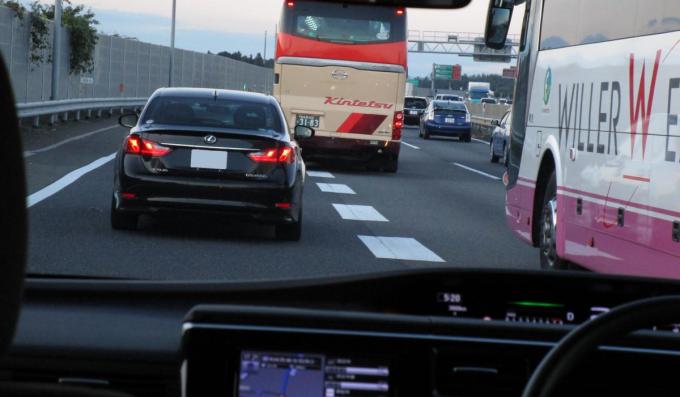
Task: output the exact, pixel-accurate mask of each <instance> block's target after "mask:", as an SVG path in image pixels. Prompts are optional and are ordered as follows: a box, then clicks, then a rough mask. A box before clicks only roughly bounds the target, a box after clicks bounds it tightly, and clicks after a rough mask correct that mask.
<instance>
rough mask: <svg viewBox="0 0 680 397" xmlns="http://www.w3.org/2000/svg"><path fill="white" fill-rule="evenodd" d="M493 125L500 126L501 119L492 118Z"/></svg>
mask: <svg viewBox="0 0 680 397" xmlns="http://www.w3.org/2000/svg"><path fill="white" fill-rule="evenodd" d="M491 125H492V126H494V127H500V126H501V121H500V120H491Z"/></svg>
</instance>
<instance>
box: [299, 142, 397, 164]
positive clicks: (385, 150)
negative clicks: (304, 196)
mask: <svg viewBox="0 0 680 397" xmlns="http://www.w3.org/2000/svg"><path fill="white" fill-rule="evenodd" d="M299 144H300V146H301V147H302V156H303V157H305V158H312V157H317V158H319V157H332V158H348V159H353V160H366V161H368V160H371V159H373V158H375V157H376V156H383V157H386V156H399V150H400V148H401V142H400V141H392V140H369V139H347V138H336V137H321V136H315V137H314V138H311V139H304V140H300V141H299Z"/></svg>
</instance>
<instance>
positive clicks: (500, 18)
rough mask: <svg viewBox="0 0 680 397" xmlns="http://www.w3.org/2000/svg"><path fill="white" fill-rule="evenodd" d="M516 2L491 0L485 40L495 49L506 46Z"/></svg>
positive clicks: (513, 0)
mask: <svg viewBox="0 0 680 397" xmlns="http://www.w3.org/2000/svg"><path fill="white" fill-rule="evenodd" d="M515 3H516V1H515V0H489V11H488V12H487V14H486V29H485V30H484V42H485V43H486V46H487V47H489V48H493V49H495V50H500V49H502V48H503V47H505V40H506V39H507V37H508V30H510V21H511V20H512V10H513V8H514V7H515Z"/></svg>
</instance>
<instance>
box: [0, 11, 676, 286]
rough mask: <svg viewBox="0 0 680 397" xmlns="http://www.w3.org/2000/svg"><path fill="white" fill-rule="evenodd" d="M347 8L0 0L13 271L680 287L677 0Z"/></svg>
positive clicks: (153, 277)
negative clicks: (598, 280) (610, 278)
mask: <svg viewBox="0 0 680 397" xmlns="http://www.w3.org/2000/svg"><path fill="white" fill-rule="evenodd" d="M109 3H111V4H113V3H115V7H114V6H111V5H110V4H109ZM157 3H158V4H161V3H163V4H161V5H160V6H158V7H157V5H158V4H157ZM358 3H359V2H358V1H346V2H331V1H311V0H285V1H284V0H251V1H233V0H231V1H209V0H192V1H178V2H177V12H176V15H175V17H176V20H175V29H173V28H172V20H171V15H172V14H171V13H170V9H169V8H168V7H169V4H171V2H170V1H168V2H148V1H132V0H120V1H118V2H111V1H103V0H72V1H71V2H63V4H62V6H63V10H62V11H63V12H62V15H63V16H64V17H63V19H62V24H61V25H58V29H57V31H58V32H60V35H59V37H61V39H60V40H61V42H60V43H58V44H59V45H57V46H53V45H52V37H53V33H52V32H53V29H54V26H53V25H52V23H53V19H54V12H53V10H52V8H53V7H54V4H55V3H54V2H53V1H51V0H50V1H39V2H38V3H36V4H37V5H35V6H34V7H31V6H30V5H29V2H28V1H19V2H9V1H0V27H2V29H0V32H1V33H0V54H1V55H2V58H3V61H4V62H5V64H6V65H8V69H9V70H10V74H11V82H12V87H11V88H12V90H13V93H14V98H15V101H16V103H17V105H18V106H17V108H18V109H19V116H20V118H21V127H22V139H23V145H24V161H25V164H26V169H27V187H28V192H27V195H26V198H27V202H28V204H27V206H28V212H29V218H30V228H29V239H30V241H29V248H30V249H29V257H28V269H29V273H30V275H31V276H34V277H48V276H49V277H70V276H73V277H83V278H120V279H128V280H130V279H131V280H170V281H213V282H242V281H282V280H299V279H314V280H332V279H336V278H339V277H355V276H361V275H363V276H365V275H369V274H370V275H375V274H380V275H382V274H385V273H390V272H399V271H405V270H414V269H416V271H418V270H420V269H429V270H431V269H494V270H497V269H503V270H508V269H510V270H535V271H546V272H555V273H557V274H563V273H565V272H571V271H583V272H593V273H604V274H622V275H629V276H637V277H655V278H673V279H680V200H678V199H677V198H678V195H679V193H680V192H679V191H678V190H679V188H678V187H677V186H678V182H679V181H680V125H679V124H678V114H680V45H678V43H679V42H680V23H678V21H680V6H679V5H678V4H680V1H670V0H630V1H628V0H627V1H626V4H627V6H626V7H617V6H615V5H616V4H618V3H617V2H616V1H614V0H609V1H604V0H602V1H587V0H542V1H537V0H534V1H530V2H521V3H523V4H522V5H519V6H516V7H515V9H514V10H513V14H512V15H513V18H512V23H511V26H510V30H509V32H510V36H509V41H508V42H507V46H506V48H505V49H504V50H494V51H491V50H490V49H489V48H486V47H485V46H484V45H483V42H484V41H483V40H484V31H485V20H486V14H487V9H486V5H488V2H481V3H480V2H479V1H473V2H471V3H470V5H469V6H468V7H465V8H463V9H458V10H437V11H433V10H424V9H417V8H408V9H406V8H402V7H397V6H389V7H384V6H379V5H377V4H384V3H385V2H383V1H376V2H373V3H371V4H358ZM392 3H394V2H392ZM396 3H399V2H396ZM504 3H513V2H504ZM515 3H520V2H515ZM107 4H109V5H107ZM526 4H530V5H529V7H533V8H531V9H530V10H529V14H526V13H525V11H526V7H527V5H526ZM506 5H507V4H506ZM21 7H24V8H23V11H22V8H21ZM614 11H615V12H614ZM32 13H33V14H35V15H33V14H32ZM614 14H616V15H614ZM619 14H620V15H619ZM41 21H42V22H44V23H45V24H46V25H45V27H44V29H42V30H41V29H38V27H39V26H38V25H40V24H41V23H42V22H41ZM523 24H524V26H523ZM36 26H38V27H36ZM40 26H42V25H40ZM523 28H524V31H525V33H527V32H528V33H527V34H525V37H522V36H521V32H522V31H523ZM36 29H38V30H36ZM173 31H174V32H175V33H174V35H175V36H174V37H173V36H172V34H173V33H172V32H173ZM40 32H43V33H45V32H46V33H45V34H42V33H40ZM463 32H468V33H463ZM172 43H174V47H172V45H173V44H172ZM53 81H54V84H52V82H53ZM493 98H506V99H510V98H512V99H513V100H505V101H502V102H505V103H498V102H497V101H496V100H495V99H493ZM482 99H484V101H483V102H482ZM510 111H512V114H513V117H507V120H506V122H505V123H503V122H502V119H503V117H504V116H505V115H506V114H508V112H510ZM510 131H511V133H510Z"/></svg>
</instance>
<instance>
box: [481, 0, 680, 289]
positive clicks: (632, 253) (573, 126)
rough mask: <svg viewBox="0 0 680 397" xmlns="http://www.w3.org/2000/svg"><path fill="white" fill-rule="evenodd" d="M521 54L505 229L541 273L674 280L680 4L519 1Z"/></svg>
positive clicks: (491, 39) (679, 206)
mask: <svg viewBox="0 0 680 397" xmlns="http://www.w3.org/2000/svg"><path fill="white" fill-rule="evenodd" d="M519 2H520V1H514V2H510V1H505V2H498V1H492V2H491V4H492V5H494V4H495V5H496V6H498V5H499V4H500V5H501V6H502V5H503V3H504V4H510V3H519ZM511 7H512V6H510V7H508V8H507V9H506V11H503V9H502V8H496V9H493V8H490V13H489V21H491V22H492V23H490V24H488V25H487V44H488V45H490V46H493V45H498V44H499V40H498V39H499V37H501V36H503V35H504V33H503V29H504V26H505V24H504V23H503V20H504V19H506V18H509V17H510V16H509V15H508V11H511V10H512V8H511ZM494 19H495V22H493V20H494ZM520 45H521V47H520V51H519V61H518V65H519V74H518V79H517V85H516V88H515V96H514V98H515V102H514V104H513V120H512V132H511V143H510V156H509V162H508V171H507V175H506V180H505V181H506V183H507V198H506V216H507V220H508V223H509V225H510V227H511V228H512V230H514V232H515V233H516V234H517V235H518V236H519V237H520V238H521V239H523V240H524V241H526V242H527V243H530V244H533V245H535V246H538V247H539V248H540V258H541V264H542V265H543V267H546V268H560V267H565V266H566V265H567V264H568V263H569V262H571V263H576V264H578V265H580V266H582V267H585V268H588V269H591V270H594V271H598V272H604V273H616V274H629V275H643V276H654V277H664V278H668V277H672V278H680V123H679V117H678V115H679V114H680V1H677V0H598V1H592V0H532V1H526V11H525V14H524V26H523V32H522V37H521V43H520Z"/></svg>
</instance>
